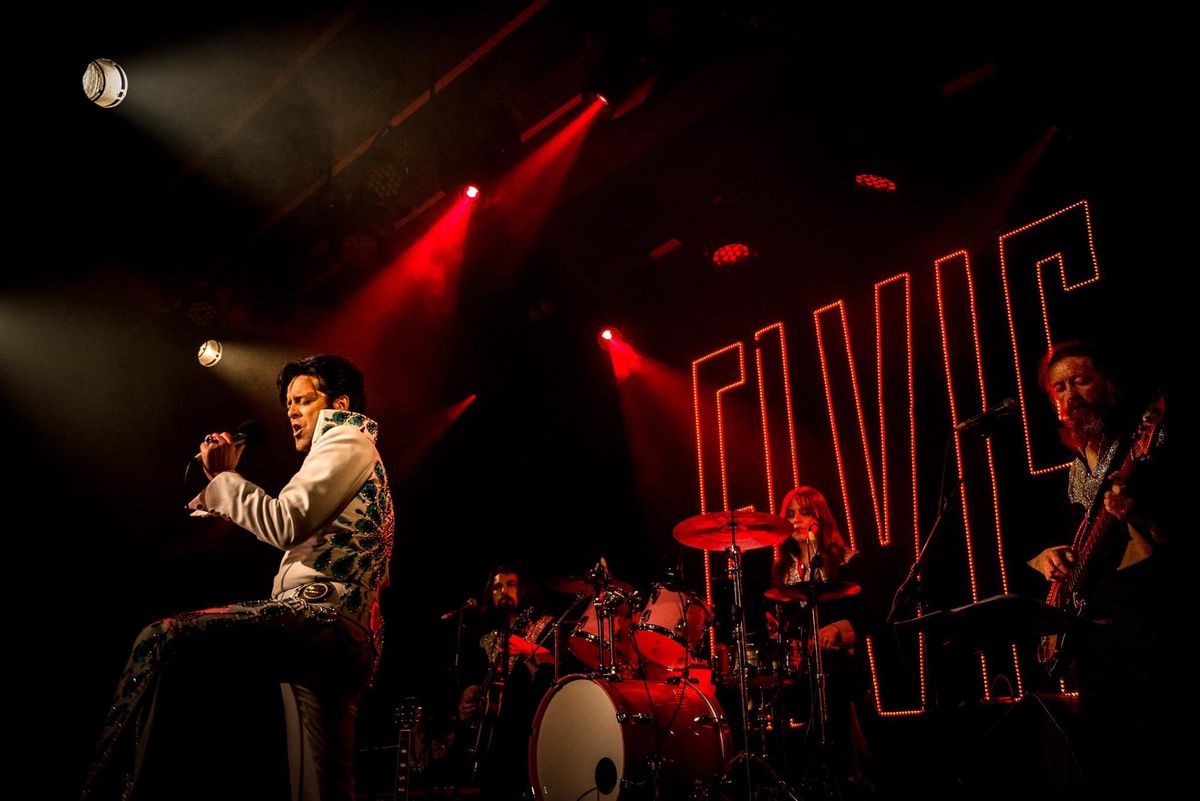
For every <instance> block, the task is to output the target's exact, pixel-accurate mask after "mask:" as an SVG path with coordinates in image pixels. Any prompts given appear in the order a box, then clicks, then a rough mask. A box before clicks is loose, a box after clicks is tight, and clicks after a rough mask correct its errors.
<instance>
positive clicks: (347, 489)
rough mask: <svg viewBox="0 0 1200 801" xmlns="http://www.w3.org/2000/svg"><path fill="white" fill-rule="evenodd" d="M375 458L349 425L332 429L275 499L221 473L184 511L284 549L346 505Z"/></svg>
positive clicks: (232, 475)
mask: <svg viewBox="0 0 1200 801" xmlns="http://www.w3.org/2000/svg"><path fill="white" fill-rule="evenodd" d="M376 459H377V456H376V452H375V446H374V444H373V443H372V441H371V439H370V437H368V436H367V435H366V434H364V433H362V432H361V431H359V430H358V429H356V428H353V427H351V426H344V425H343V426H336V427H334V428H332V429H330V430H329V431H327V432H325V433H324V434H322V435H321V436H320V437H318V439H317V442H316V444H314V445H313V448H312V451H310V452H309V454H308V456H307V457H306V458H305V459H304V464H302V465H301V466H300V471H299V472H298V473H296V475H294V476H292V480H291V481H289V482H288V483H287V486H285V487H284V488H283V489H282V490H280V492H279V497H278V498H272V497H271V496H270V495H268V494H267V493H266V492H264V491H263V490H262V488H261V487H258V486H257V485H255V484H253V483H251V482H249V481H247V480H246V479H245V478H243V477H242V476H241V475H239V474H238V473H236V472H234V471H231V470H227V471H225V472H223V473H219V474H218V475H217V477H216V478H214V479H213V480H212V481H210V482H209V484H208V486H207V487H205V488H204V490H203V491H202V492H201V493H200V494H199V495H197V496H196V497H195V498H193V499H192V501H191V502H190V503H189V504H188V508H190V509H193V510H195V511H197V512H199V513H202V514H216V515H219V516H221V517H224V518H227V519H229V520H232V521H233V522H234V523H236V524H237V525H239V526H241V527H242V528H244V529H246V530H247V531H249V532H250V533H251V534H253V535H254V536H255V537H257V538H258V539H260V540H262V541H263V542H265V543H267V544H268V545H274V546H275V547H276V548H278V549H280V550H281V551H286V550H289V549H291V548H293V547H295V546H296V545H297V544H298V543H301V542H303V541H304V540H306V539H308V538H309V537H310V536H312V535H313V534H314V533H315V532H317V531H320V530H321V529H322V528H323V527H324V526H325V524H326V523H328V522H329V521H330V520H332V519H333V518H334V517H335V516H336V515H337V514H338V513H339V512H340V511H341V510H342V509H343V508H344V507H345V506H346V503H347V502H348V501H349V500H350V498H351V497H353V495H354V493H355V492H357V491H358V490H359V488H360V487H362V485H363V483H364V482H365V481H366V480H367V479H368V478H369V477H370V476H371V472H372V470H373V469H374V466H375V461H376Z"/></svg>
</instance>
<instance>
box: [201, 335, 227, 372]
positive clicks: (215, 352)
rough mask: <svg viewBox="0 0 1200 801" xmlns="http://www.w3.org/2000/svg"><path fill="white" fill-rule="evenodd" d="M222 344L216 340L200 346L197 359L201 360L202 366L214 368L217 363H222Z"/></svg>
mask: <svg viewBox="0 0 1200 801" xmlns="http://www.w3.org/2000/svg"><path fill="white" fill-rule="evenodd" d="M221 352H222V351H221V343H220V342H219V341H217V340H215V339H210V340H208V341H207V342H205V343H204V344H203V345H201V346H200V353H198V354H197V355H196V358H198V359H199V360H200V364H201V365H202V366H204V367H213V366H214V365H216V363H217V362H219V361H221Z"/></svg>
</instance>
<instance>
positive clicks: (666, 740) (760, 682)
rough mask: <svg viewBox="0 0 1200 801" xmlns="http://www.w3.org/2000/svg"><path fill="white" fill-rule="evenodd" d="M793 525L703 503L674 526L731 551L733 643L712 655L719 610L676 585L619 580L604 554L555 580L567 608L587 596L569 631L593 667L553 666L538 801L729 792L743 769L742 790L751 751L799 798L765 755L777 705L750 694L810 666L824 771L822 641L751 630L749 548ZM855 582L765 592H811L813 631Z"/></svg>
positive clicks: (712, 547) (793, 596)
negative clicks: (734, 713)
mask: <svg viewBox="0 0 1200 801" xmlns="http://www.w3.org/2000/svg"><path fill="white" fill-rule="evenodd" d="M792 531H793V526H792V524H791V523H790V522H788V521H787V520H785V519H783V518H781V517H778V516H776V515H772V514H766V513H762V512H714V513H708V514H701V515H697V516H695V517H691V518H688V519H686V520H684V521H682V522H681V523H679V524H678V525H676V526H675V528H674V531H673V533H674V537H675V539H676V540H678V541H679V542H680V543H682V544H683V545H685V546H687V547H690V548H696V549H700V550H705V551H723V552H725V553H726V554H727V556H728V565H729V568H728V575H729V579H730V583H731V586H732V605H731V608H730V610H729V612H730V617H729V620H730V622H731V623H732V629H731V631H732V642H731V643H730V644H729V645H719V646H717V649H716V651H717V653H714V654H712V655H711V657H706V656H705V648H704V645H705V635H706V634H707V633H708V631H709V628H710V627H711V626H712V625H713V621H714V614H713V610H712V609H711V608H710V607H709V605H708V603H707V602H706V601H705V600H704V599H702V598H701V597H700V596H698V595H696V594H695V593H692V592H689V591H687V590H685V589H683V588H682V587H680V586H678V585H676V584H672V583H660V584H654V585H652V587H651V589H650V591H649V592H648V593H645V594H644V595H643V594H641V593H638V592H636V591H635V590H634V588H633V587H632V586H631V585H629V584H627V583H625V582H621V581H618V580H616V579H614V578H613V577H612V576H611V574H609V572H608V566H607V564H606V563H605V562H604V560H603V559H601V560H600V563H599V564H598V565H597V566H596V568H594V569H593V570H591V571H589V572H588V573H587V574H586V575H584V576H582V577H575V576H569V577H561V578H557V579H552V580H551V581H550V582H549V586H550V588H551V589H554V590H558V591H561V592H565V593H574V594H575V595H576V600H575V602H574V604H573V605H572V609H570V610H568V612H567V613H566V614H564V616H563V617H562V618H560V621H562V620H564V619H566V618H567V617H568V616H569V615H570V614H571V612H572V610H574V611H576V612H578V610H579V609H580V608H582V609H583V611H582V612H580V613H578V617H577V621H576V622H575V623H574V625H573V626H572V627H571V628H570V633H569V635H567V636H566V637H565V641H566V645H567V648H568V649H569V650H570V652H571V653H572V654H573V655H574V656H575V658H576V659H578V660H579V661H580V662H582V663H583V664H584V665H585V666H587V667H588V668H589V672H586V673H573V674H570V675H566V676H563V677H561V678H559V677H557V676H556V681H555V683H554V685H553V687H552V688H551V689H550V691H549V692H548V693H547V694H546V695H545V697H544V698H543V699H542V702H541V704H540V706H539V707H538V710H537V713H536V716H535V718H534V723H533V733H532V737H531V739H530V743H529V774H530V778H531V780H532V782H533V790H534V794H535V797H536V798H537V799H538V800H539V801H579V799H584V798H588V799H591V798H603V799H618V798H645V799H655V800H657V799H706V798H730V797H734V796H731V795H730V791H731V789H732V788H734V787H735V786H736V785H740V784H742V783H743V781H744V791H745V797H746V798H753V797H755V796H754V793H755V785H754V781H753V776H752V771H751V767H752V764H754V765H757V766H758V767H759V768H760V770H762V771H764V772H765V773H766V775H767V777H768V779H769V782H770V785H771V788H772V789H771V790H770V793H771V797H773V798H792V799H797V798H799V796H798V795H797V794H796V792H795V791H793V790H792V789H791V788H789V787H788V786H787V784H786V782H785V780H784V779H783V778H781V777H780V776H779V774H778V773H776V771H775V770H774V769H773V767H772V766H771V764H770V762H769V761H768V759H767V756H766V754H765V751H766V735H765V731H766V729H768V728H770V727H771V721H770V716H769V715H764V714H763V713H762V709H761V707H762V704H761V703H760V704H759V705H758V706H759V711H758V714H757V715H756V714H755V713H753V712H752V711H751V710H752V706H751V695H750V694H751V691H752V690H769V689H772V688H780V687H782V686H784V685H785V684H791V683H792V682H793V681H794V680H795V679H796V678H797V677H799V676H800V675H801V674H802V673H804V672H807V673H808V675H809V677H810V679H811V686H812V688H813V723H814V726H815V728H816V729H817V731H819V733H820V738H819V743H820V748H821V761H822V763H823V764H824V765H825V768H826V772H827V767H828V762H827V759H826V757H825V753H824V752H825V749H826V747H827V741H826V738H825V725H824V724H825V721H826V720H827V719H828V710H827V709H826V706H825V701H824V674H823V672H822V671H823V669H824V668H823V666H822V663H821V660H820V653H819V652H820V649H819V648H805V649H800V650H799V651H797V650H796V649H794V648H793V649H789V647H788V646H789V645H792V644H791V643H785V642H784V638H783V634H782V631H780V632H779V633H778V637H777V640H778V641H777V642H775V643H770V644H767V643H753V642H749V641H748V638H747V635H746V620H745V608H744V597H743V592H744V587H743V582H742V554H743V552H745V551H747V550H752V549H758V548H767V547H770V546H773V545H778V544H780V543H782V542H783V541H784V540H786V539H787V538H788V536H789V535H790V534H791V533H792ZM858 591H859V587H858V585H856V584H851V583H850V582H805V583H802V584H800V585H791V586H788V587H786V588H776V589H772V590H768V591H767V593H766V597H767V598H768V599H770V600H773V601H776V602H778V603H794V602H796V601H800V602H801V603H802V605H803V606H804V607H805V611H806V613H807V615H808V616H809V618H810V621H811V623H810V624H811V626H812V628H811V631H812V632H816V631H817V630H818V627H819V617H818V614H819V613H818V610H819V607H820V606H821V604H822V603H824V602H826V601H829V600H835V599H839V598H844V597H848V596H849V595H853V594H855V593H857V592H858ZM556 640H557V638H556ZM805 652H807V659H806V656H805ZM556 663H557V662H556ZM714 670H715V672H716V683H717V684H721V685H725V686H731V687H736V689H737V698H738V703H739V704H740V706H741V709H742V711H743V712H744V713H745V714H743V715H741V716H740V718H741V741H742V743H743V750H742V751H740V752H737V753H734V750H733V737H732V734H733V726H731V725H730V723H729V721H728V720H727V719H726V716H725V712H724V709H723V708H722V706H721V704H720V703H719V702H718V701H717V698H716V688H715V686H714V681H713V674H714ZM730 692H731V693H732V690H731V691H730ZM735 720H736V717H735ZM752 729H753V730H755V731H756V733H759V734H762V735H763V740H762V743H763V748H762V751H763V753H761V754H760V753H757V752H754V751H752V750H751V732H752ZM736 795H737V796H740V795H741V794H740V793H737V794H736Z"/></svg>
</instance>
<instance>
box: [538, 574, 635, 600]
mask: <svg viewBox="0 0 1200 801" xmlns="http://www.w3.org/2000/svg"><path fill="white" fill-rule="evenodd" d="M546 586H547V587H549V588H550V589H552V590H557V591H558V592H566V593H579V592H582V593H585V594H587V595H591V594H592V593H593V592H595V590H596V588H597V587H598V586H604V587H605V589H609V590H617V591H619V592H623V593H626V594H628V593H632V592H633V585H632V584H629V583H627V582H624V581H617V580H616V579H615V578H612V577H611V576H610V577H609V578H608V579H607V580H604V581H592V580H591V579H589V578H588V577H587V576H556V577H554V578H552V579H548V580H547V581H546Z"/></svg>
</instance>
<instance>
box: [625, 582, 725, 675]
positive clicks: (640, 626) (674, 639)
mask: <svg viewBox="0 0 1200 801" xmlns="http://www.w3.org/2000/svg"><path fill="white" fill-rule="evenodd" d="M634 619H635V621H636V622H635V623H634V624H633V627H632V628H633V644H634V646H635V647H636V649H637V653H638V656H639V657H641V658H642V659H643V660H647V661H650V662H653V663H655V664H656V665H662V666H664V667H669V668H682V667H684V666H685V665H688V664H691V663H692V662H694V661H695V660H694V657H695V656H696V655H697V653H698V652H699V650H700V645H701V643H702V642H703V641H704V632H705V631H706V630H707V629H708V624H709V622H710V621H711V619H712V614H711V613H710V612H709V610H708V605H707V604H706V603H705V602H704V601H703V600H701V598H700V596H698V595H696V594H695V593H691V592H676V591H675V590H669V589H667V588H666V587H664V586H663V585H661V584H655V585H654V589H653V590H652V591H651V593H650V595H649V596H647V598H646V602H645V604H643V605H642V608H641V609H640V610H638V614H637V615H636V616H635V618H634Z"/></svg>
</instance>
